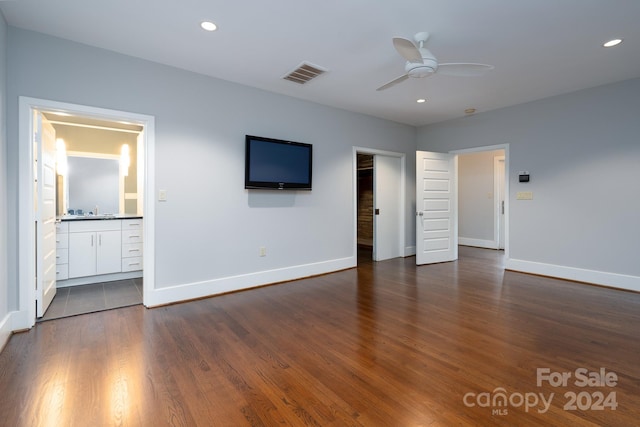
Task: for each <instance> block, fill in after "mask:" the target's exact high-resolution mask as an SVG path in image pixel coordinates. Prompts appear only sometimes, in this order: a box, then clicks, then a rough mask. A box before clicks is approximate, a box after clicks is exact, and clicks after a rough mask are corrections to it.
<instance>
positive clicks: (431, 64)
mask: <svg viewBox="0 0 640 427" xmlns="http://www.w3.org/2000/svg"><path fill="white" fill-rule="evenodd" d="M437 69H438V63H437V62H436V61H435V60H433V59H428V58H427V59H424V60H423V62H422V64H421V63H419V62H407V63H406V65H405V67H404V70H405V71H406V72H407V75H408V76H409V77H414V78H422V77H427V76H430V75H431V74H433V73H435V72H436V70H437Z"/></svg>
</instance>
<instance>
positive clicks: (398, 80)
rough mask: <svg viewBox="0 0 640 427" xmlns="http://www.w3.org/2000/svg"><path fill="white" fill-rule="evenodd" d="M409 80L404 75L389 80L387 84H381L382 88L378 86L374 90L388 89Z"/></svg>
mask: <svg viewBox="0 0 640 427" xmlns="http://www.w3.org/2000/svg"><path fill="white" fill-rule="evenodd" d="M408 78H409V75H408V74H404V75H402V76H400V77H398V78H396V79H393V80H391V81H390V82H389V83H386V84H383V85H382V86H380V87H379V88H378V89H376V90H385V89H389V88H390V87H391V86H393V85H396V84H398V83H400V82H403V81H405V80H407V79H408Z"/></svg>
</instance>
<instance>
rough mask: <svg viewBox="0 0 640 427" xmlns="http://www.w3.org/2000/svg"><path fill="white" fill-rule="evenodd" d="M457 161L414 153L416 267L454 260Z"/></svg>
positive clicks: (456, 257) (436, 155) (456, 243)
mask: <svg viewBox="0 0 640 427" xmlns="http://www.w3.org/2000/svg"><path fill="white" fill-rule="evenodd" d="M456 168H457V157H456V156H455V155H453V154H448V153H432V152H428V151H417V152H416V264H417V265H422V264H433V263H436V262H446V261H454V260H456V259H458V213H457V205H458V195H457V183H456V173H457V171H456Z"/></svg>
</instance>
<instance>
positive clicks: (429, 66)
mask: <svg viewBox="0 0 640 427" xmlns="http://www.w3.org/2000/svg"><path fill="white" fill-rule="evenodd" d="M413 39H414V40H415V42H416V44H414V43H413V42H412V41H411V40H408V39H404V38H402V37H394V38H393V47H395V48H396V50H397V51H398V53H399V54H400V56H402V57H403V58H404V59H406V60H407V63H406V64H405V66H404V70H405V71H406V72H405V74H403V75H402V76H400V77H398V78H396V79H393V80H391V81H390V82H389V83H386V84H384V85H382V86H380V87H379V88H378V89H376V90H385V89H388V88H390V87H391V86H393V85H395V84H398V83H400V82H403V81H405V80H407V79H408V78H409V77H413V78H422V77H428V76H430V75H432V74H434V73H436V72H437V73H440V74H447V75H450V76H460V77H474V76H481V75H483V74H484V73H486V72H487V71H490V70H493V65H487V64H476V63H470V62H448V63H443V64H438V60H437V59H436V57H435V56H433V54H432V53H431V52H430V51H429V49H427V48H426V47H424V45H425V43H426V42H427V40H428V39H429V33H427V32H420V33H418V34H416V35H415V36H414V37H413Z"/></svg>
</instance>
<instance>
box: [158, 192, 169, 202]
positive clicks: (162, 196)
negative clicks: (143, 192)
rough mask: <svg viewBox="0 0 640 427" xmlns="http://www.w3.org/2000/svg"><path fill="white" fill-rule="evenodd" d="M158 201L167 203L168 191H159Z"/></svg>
mask: <svg viewBox="0 0 640 427" xmlns="http://www.w3.org/2000/svg"><path fill="white" fill-rule="evenodd" d="M158 200H159V201H161V202H166V201H167V190H160V191H158Z"/></svg>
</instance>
